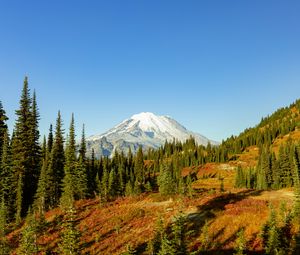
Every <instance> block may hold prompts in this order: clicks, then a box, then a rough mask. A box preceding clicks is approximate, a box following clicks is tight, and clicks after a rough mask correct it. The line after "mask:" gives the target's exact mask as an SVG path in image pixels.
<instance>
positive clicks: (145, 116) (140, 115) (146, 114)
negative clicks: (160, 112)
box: [131, 112, 159, 120]
mask: <svg viewBox="0 0 300 255" xmlns="http://www.w3.org/2000/svg"><path fill="white" fill-rule="evenodd" d="M155 117H159V116H157V115H155V114H154V113H152V112H141V113H138V114H134V115H132V116H131V119H134V120H144V119H149V118H155Z"/></svg>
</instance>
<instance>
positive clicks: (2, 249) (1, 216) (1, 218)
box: [0, 198, 10, 255]
mask: <svg viewBox="0 0 300 255" xmlns="http://www.w3.org/2000/svg"><path fill="white" fill-rule="evenodd" d="M6 229H7V208H6V205H5V201H4V199H3V198H2V201H1V207H0V255H8V254H9V250H10V247H9V244H8V240H7V238H6Z"/></svg>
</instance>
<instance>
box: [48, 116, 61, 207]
mask: <svg viewBox="0 0 300 255" xmlns="http://www.w3.org/2000/svg"><path fill="white" fill-rule="evenodd" d="M63 135H64V131H63V128H62V119H61V115H60V112H58V116H57V119H56V126H55V137H54V141H53V145H52V150H51V154H50V157H49V169H48V173H49V178H50V180H49V181H50V182H51V187H50V190H49V197H50V206H51V207H55V206H57V205H58V203H59V199H60V197H61V193H62V190H61V187H62V180H63V178H64V164H65V154H64V137H63Z"/></svg>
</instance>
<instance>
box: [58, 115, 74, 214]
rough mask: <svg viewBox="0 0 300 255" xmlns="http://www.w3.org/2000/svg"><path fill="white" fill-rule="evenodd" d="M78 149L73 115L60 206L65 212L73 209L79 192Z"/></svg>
mask: <svg viewBox="0 0 300 255" xmlns="http://www.w3.org/2000/svg"><path fill="white" fill-rule="evenodd" d="M76 166H77V160H76V147H75V128H74V116H73V115H72V119H71V124H70V130H69V137H68V141H67V147H66V162H65V166H64V171H65V175H64V179H63V183H62V187H63V188H62V190H63V192H62V196H61V201H60V204H61V206H62V207H63V209H64V210H66V211H67V210H69V209H70V208H72V207H73V203H74V199H75V191H77V185H76V184H77V183H76V182H77V178H76V175H75V174H76Z"/></svg>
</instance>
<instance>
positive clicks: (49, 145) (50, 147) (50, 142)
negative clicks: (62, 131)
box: [47, 124, 53, 155]
mask: <svg viewBox="0 0 300 255" xmlns="http://www.w3.org/2000/svg"><path fill="white" fill-rule="evenodd" d="M52 147H53V128H52V124H50V128H49V134H48V141H47V152H48V153H49V154H48V155H50V154H51V151H52Z"/></svg>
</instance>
